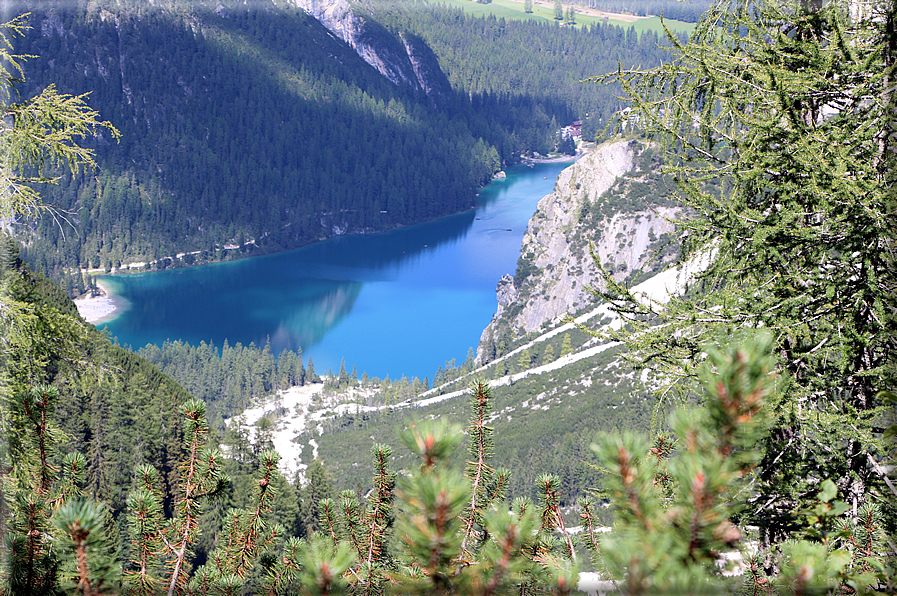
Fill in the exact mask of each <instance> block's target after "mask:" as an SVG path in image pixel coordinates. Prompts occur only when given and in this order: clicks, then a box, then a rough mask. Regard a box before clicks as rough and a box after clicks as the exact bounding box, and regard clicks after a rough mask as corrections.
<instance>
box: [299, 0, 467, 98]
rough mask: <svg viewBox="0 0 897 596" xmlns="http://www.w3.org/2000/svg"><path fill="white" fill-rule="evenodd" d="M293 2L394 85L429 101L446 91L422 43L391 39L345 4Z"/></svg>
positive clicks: (324, 0) (320, 0) (340, 1)
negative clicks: (410, 90)
mask: <svg viewBox="0 0 897 596" xmlns="http://www.w3.org/2000/svg"><path fill="white" fill-rule="evenodd" d="M293 2H294V3H295V4H296V5H297V6H299V7H300V8H302V9H303V10H305V11H306V12H307V13H308V14H310V15H311V16H313V17H314V18H316V19H317V20H318V21H320V23H321V24H322V25H324V26H325V27H327V29H328V30H330V32H331V33H333V34H334V35H336V36H337V37H339V38H340V39H342V40H343V41H345V42H346V43H347V44H349V46H350V47H351V48H352V49H353V50H355V51H356V52H357V53H358V55H359V56H361V58H362V59H363V60H364V61H365V62H367V63H368V64H370V65H371V66H373V67H374V68H375V69H376V70H377V72H379V73H380V74H382V75H383V76H384V77H386V78H387V79H389V80H390V81H392V82H393V83H395V84H396V85H400V86H404V87H410V88H412V89H416V90H419V91H422V92H424V93H426V94H427V95H428V96H431V97H436V96H441V95H445V94H446V93H447V92H448V91H449V90H450V88H451V87H450V84H449V82H448V78H447V77H446V76H445V73H443V72H442V70H441V69H440V68H439V63H438V61H437V60H436V57H435V55H434V54H433V51H432V50H431V49H430V48H429V46H427V44H426V43H424V42H423V40H421V39H419V38H417V37H415V36H413V35H409V34H406V33H402V34H400V35H398V36H396V35H393V34H392V33H390V32H389V31H387V30H386V28H384V27H383V26H382V25H380V24H378V23H377V22H376V21H375V20H374V19H372V18H371V17H370V16H369V15H365V14H362V13H361V12H360V11H359V9H358V7H356V6H353V5H351V4H350V3H349V2H348V0H293Z"/></svg>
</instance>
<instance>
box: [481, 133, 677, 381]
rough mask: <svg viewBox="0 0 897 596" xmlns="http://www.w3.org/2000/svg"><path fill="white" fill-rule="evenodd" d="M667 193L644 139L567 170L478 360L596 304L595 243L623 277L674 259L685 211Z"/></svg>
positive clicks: (546, 203)
mask: <svg viewBox="0 0 897 596" xmlns="http://www.w3.org/2000/svg"><path fill="white" fill-rule="evenodd" d="M668 194H669V193H668V190H667V187H666V182H665V181H664V179H663V177H662V175H661V174H660V163H659V160H658V158H657V155H656V152H655V150H654V148H653V147H651V146H650V145H647V144H645V143H644V142H641V141H637V140H617V141H611V142H608V143H605V144H603V145H600V146H598V147H597V148H596V149H595V150H593V151H592V152H590V153H588V154H586V155H585V156H584V157H582V158H581V159H580V160H579V161H577V162H576V163H575V164H574V165H572V166H570V167H569V168H567V169H565V170H564V171H562V172H561V174H560V176H558V180H557V183H556V184H555V189H554V191H553V192H552V193H551V194H549V195H547V196H545V197H544V198H543V199H542V200H541V201H539V205H538V208H537V210H536V213H535V214H534V215H533V217H532V218H531V219H530V222H529V225H528V226H527V230H526V233H525V234H524V237H523V242H522V245H521V249H520V259H519V260H518V262H517V271H516V272H515V274H514V275H513V276H511V275H505V276H503V277H502V279H501V280H500V281H499V283H498V288H497V291H496V294H497V298H498V308H497V310H496V313H495V315H494V316H493V318H492V321H491V322H490V323H489V325H488V326H487V327H486V329H485V330H484V331H483V334H482V336H481V338H480V345H479V348H478V350H477V360H478V361H479V362H480V363H485V362H489V361H490V360H492V359H493V358H496V357H498V356H500V355H501V354H502V353H504V352H505V351H507V350H508V349H510V348H511V347H512V346H513V345H514V343H515V342H516V341H517V340H519V339H520V338H522V336H524V335H526V334H527V333H530V332H534V331H536V330H539V329H542V328H547V327H551V326H553V325H554V324H558V323H560V322H561V320H562V319H563V318H564V317H565V316H566V315H568V314H573V313H575V312H577V311H579V310H582V309H583V308H586V307H588V306H590V305H594V304H595V301H596V298H595V296H594V294H593V292H592V291H590V287H600V286H601V285H602V283H603V278H602V276H601V273H600V271H599V269H598V267H597V266H596V265H595V263H594V261H593V257H592V253H591V250H590V246H589V243H590V242H591V243H592V245H593V246H594V252H595V254H596V255H597V257H598V260H599V262H600V263H601V265H602V267H603V268H604V269H605V270H607V271H610V272H612V274H613V276H614V278H615V279H617V280H621V281H622V280H626V279H627V278H628V279H635V278H636V277H637V276H638V275H640V274H642V273H646V272H649V271H655V270H658V269H659V268H660V267H661V266H662V265H663V264H664V263H666V262H669V261H670V260H671V259H672V257H673V256H674V255H675V253H676V252H677V245H676V243H675V235H674V234H673V232H674V231H675V224H674V223H673V221H672V220H674V219H676V218H677V217H678V216H679V208H678V207H677V206H676V203H675V201H674V200H673V199H671V198H670V197H669V196H668Z"/></svg>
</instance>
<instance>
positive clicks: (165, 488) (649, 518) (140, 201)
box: [0, 0, 897, 596]
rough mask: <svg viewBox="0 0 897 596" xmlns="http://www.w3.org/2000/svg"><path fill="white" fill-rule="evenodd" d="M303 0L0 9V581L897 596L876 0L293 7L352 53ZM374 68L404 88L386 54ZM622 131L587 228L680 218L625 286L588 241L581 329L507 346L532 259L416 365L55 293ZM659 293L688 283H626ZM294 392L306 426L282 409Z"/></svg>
mask: <svg viewBox="0 0 897 596" xmlns="http://www.w3.org/2000/svg"><path fill="white" fill-rule="evenodd" d="M305 4H306V3H304V2H300V1H298V0H297V1H295V2H294V1H288V0H258V1H256V2H249V3H246V2H240V1H237V0H221V1H219V2H212V1H210V0H194V1H191V0H164V1H156V2H144V1H142V0H89V1H88V0H76V1H73V2H24V1H23V2H10V3H6V4H4V12H3V15H2V18H0V20H3V21H5V23H3V24H2V25H0V29H2V32H0V110H2V118H0V175H2V186H0V227H2V232H0V263H2V265H0V331H2V335H0V436H2V438H0V536H2V540H0V593H2V594H4V595H10V596H20V595H21V596H38V595H42V596H43V595H46V596H57V595H59V596H61V595H68V594H72V595H74V594H77V595H81V596H101V595H110V596H111V595H122V596H155V595H160V594H164V595H166V596H174V595H197V596H199V595H222V596H224V595H229V596H230V595H233V596H237V595H250V594H252V595H255V594H259V595H261V594H265V595H271V596H274V595H292V594H353V595H361V594H364V595H389V594H398V595H405V594H409V595H410V594H461V595H490V594H495V595H501V594H519V595H536V594H557V595H566V594H577V593H590V594H595V593H599V594H622V595H632V596H636V595H641V594H658V595H665V594H671V595H686V594H731V595H733V596H734V595H742V596H792V595H795V596H796V595H831V596H848V595H854V594H895V593H897V573H895V569H897V473H895V470H897V448H895V445H897V359H895V355H897V242H895V239H897V213H895V211H897V2H895V0H827V1H826V2H823V1H822V0H715V1H714V2H713V3H707V2H702V3H694V4H692V3H670V2H666V1H665V0H657V1H656V2H643V3H638V2H626V1H625V0H598V2H591V3H589V6H588V7H587V6H582V5H570V6H566V5H565V6H564V7H565V8H567V9H568V11H569V12H570V13H571V14H572V13H573V12H574V9H576V10H585V9H587V8H588V9H592V10H603V11H610V12H620V13H626V14H627V15H628V16H633V18H635V17H637V16H639V15H644V14H658V13H661V12H663V13H665V14H668V15H669V16H670V18H677V19H681V20H684V21H691V22H696V26H695V29H694V30H693V31H692V32H691V33H690V34H689V35H688V36H687V37H686V36H684V35H680V34H676V33H673V32H668V34H667V35H665V36H664V35H657V34H655V33H651V32H646V33H638V32H637V31H636V29H635V28H634V27H633V28H630V29H626V28H624V27H620V26H617V25H614V24H611V23H604V24H597V25H588V26H585V25H575V23H572V22H570V23H561V22H556V23H543V22H540V21H538V20H531V19H528V18H526V15H527V14H528V13H526V12H524V11H523V6H524V3H522V2H521V3H520V6H521V9H520V14H521V15H522V16H521V18H520V19H511V18H507V19H506V18H504V17H500V18H497V17H495V16H493V15H489V14H487V15H486V16H481V15H477V14H471V13H468V12H466V11H465V10H462V9H459V8H457V7H456V6H447V5H444V4H442V3H440V2H437V1H436V0H371V1H369V2H363V3H359V4H351V5H350V4H349V3H343V2H342V1H341V0H330V1H326V2H321V3H319V4H321V6H325V7H327V8H328V10H338V9H345V10H351V12H347V13H345V14H348V15H350V17H346V18H345V19H343V20H342V21H340V22H341V23H342V25H341V26H344V27H360V28H361V29H360V30H361V31H362V32H363V35H361V36H360V37H357V38H353V40H354V41H351V42H350V41H345V40H344V38H341V37H339V35H338V33H340V32H339V31H336V32H334V30H333V29H328V27H326V26H325V24H324V20H326V19H324V18H323V17H321V15H317V16H315V14H316V13H315V14H312V13H313V12H314V10H316V8H315V7H312V6H311V5H312V4H315V3H308V6H307V7H304V6H305ZM487 4H488V3H487ZM556 4H557V5H558V6H561V5H560V3H556ZM527 5H528V6H529V7H531V3H527ZM347 7H348V8H347ZM569 20H572V19H568V21H569ZM359 23H361V24H359ZM574 25H575V26H574ZM359 40H360V41H359ZM365 44H367V45H365ZM358 48H362V49H358ZM364 48H368V50H364ZM369 48H387V50H389V51H386V50H383V51H382V52H381V53H380V54H377V53H376V52H375V51H374V50H370V49H369ZM396 48H400V49H401V52H405V51H406V50H407V54H408V56H410V59H409V60H410V62H409V64H411V66H409V67H408V68H409V69H410V70H408V72H414V73H416V74H415V76H417V77H418V79H417V80H418V82H417V83H414V84H413V85H411V84H405V83H403V82H402V81H396V80H391V79H390V78H387V77H386V76H384V75H383V74H381V73H382V72H384V71H383V70H378V65H377V60H380V61H381V62H384V61H388V59H387V58H384V56H387V57H389V56H395V54H390V53H389V52H390V51H394V50H395V49H396ZM372 55H374V56H375V58H376V59H374V58H371V56H372ZM366 60H367V61H366ZM382 66H383V64H380V67H382ZM386 66H389V65H388V64H387V65H386ZM624 108H625V110H624ZM571 123H575V125H571ZM565 127H566V129H567V130H569V129H570V128H571V127H575V128H576V129H577V136H576V138H575V139H576V140H574V137H573V136H572V135H570V134H568V133H562V132H560V131H562V130H563V129H565ZM580 127H581V137H580V136H579V134H580ZM620 139H624V140H625V139H628V140H631V141H632V142H633V144H634V145H638V146H639V147H641V151H642V153H640V154H639V155H637V156H636V158H635V162H636V163H635V165H634V168H635V169H636V171H637V172H638V173H639V175H640V176H641V177H640V178H638V180H637V181H634V182H633V181H630V182H629V183H628V186H627V187H626V188H627V189H628V190H627V193H628V194H626V193H618V194H617V195H614V194H613V192H612V191H608V192H607V193H604V194H603V195H602V196H601V197H594V202H592V203H590V204H583V205H580V206H577V209H578V211H576V212H574V213H575V215H576V217H574V220H575V221H576V222H577V225H588V226H595V228H596V230H595V234H598V233H599V232H598V230H597V228H598V227H599V226H601V225H604V224H605V223H606V222H607V221H610V220H611V219H613V217H615V215H614V214H617V213H619V212H620V210H625V209H631V210H635V209H637V208H638V209H641V208H642V207H640V205H643V204H645V203H647V202H650V201H654V203H651V204H653V205H654V207H655V208H657V209H658V210H659V207H663V208H664V209H667V210H668V211H665V213H673V214H674V215H671V216H670V217H671V218H673V219H674V221H672V223H673V224H674V225H675V228H674V229H675V232H672V233H669V234H666V235H664V237H663V238H660V239H658V238H654V237H653V235H654V234H653V232H651V234H652V238H651V241H652V242H653V243H655V244H652V246H659V247H660V248H659V249H658V255H655V257H654V258H653V260H650V270H649V267H648V266H647V265H646V266H645V269H644V270H643V271H632V272H630V275H629V276H628V277H621V276H619V275H616V276H615V274H614V273H615V272H614V271H613V270H612V269H613V267H606V266H603V264H602V263H601V259H599V256H598V249H597V248H596V244H595V243H594V242H592V241H591V239H589V238H581V237H580V238H579V240H578V242H579V244H578V245H577V247H576V250H578V251H580V252H582V253H584V254H587V253H589V252H591V256H592V258H593V260H594V262H595V266H596V267H597V268H598V269H599V270H600V271H601V276H602V279H601V283H595V284H590V285H589V288H588V291H589V293H590V294H591V295H592V300H593V301H594V303H595V304H600V305H603V308H604V309H605V310H604V311H602V312H603V313H604V314H605V316H604V318H602V320H601V323H600V324H594V321H593V322H592V323H589V322H588V321H587V319H585V318H581V317H579V318H574V317H576V316H577V315H579V314H581V313H574V312H571V313H569V314H568V316H567V317H565V318H564V319H563V321H562V323H563V327H560V326H559V327H557V328H554V329H551V330H548V331H546V328H544V327H543V328H540V330H537V331H533V332H530V333H528V334H527V333H524V332H519V333H518V331H519V330H518V331H515V330H514V328H513V327H512V326H511V325H510V324H509V323H507V320H500V315H501V314H502V312H504V314H505V316H506V317H510V316H511V315H515V314H519V312H520V311H521V307H520V306H519V305H514V304H513V303H511V304H512V305H511V306H508V307H507V309H506V310H504V311H503V309H504V308H505V303H502V302H501V301H502V299H503V298H502V295H501V288H502V287H506V288H507V287H511V288H513V289H514V292H515V296H518V295H519V293H520V292H521V291H524V292H526V291H531V292H533V293H537V290H536V288H538V287H539V286H538V280H539V278H540V276H543V275H547V274H548V273H549V272H548V271H547V269H546V268H541V267H542V266H541V265H540V264H539V261H538V260H537V259H536V257H535V256H534V255H533V254H532V253H530V254H528V255H527V254H521V257H520V260H519V261H518V263H517V267H518V269H517V273H516V275H513V276H512V275H508V276H506V277H507V280H504V278H503V281H502V282H501V283H503V284H505V286H502V285H501V284H500V285H499V302H500V308H499V313H498V314H497V315H496V321H498V323H500V324H498V325H497V326H496V328H497V329H500V333H499V332H496V334H494V335H491V336H489V337H488V340H487V335H485V334H484V336H483V337H484V340H483V342H482V343H481V345H480V350H479V351H476V350H474V349H473V348H471V350H470V352H469V354H468V357H467V359H466V361H464V362H461V363H458V362H456V361H455V360H450V361H446V362H445V365H444V366H440V367H439V368H438V369H437V370H436V371H435V373H434V374H433V375H432V377H429V376H428V377H426V378H424V379H423V380H421V379H420V378H417V377H415V378H408V377H404V376H403V377H401V378H398V379H389V377H386V378H383V379H380V378H370V377H368V375H367V373H366V372H365V373H363V374H362V375H361V376H359V370H362V371H363V370H364V368H363V366H364V363H352V362H349V363H346V362H345V360H344V361H343V362H342V365H341V366H340V370H339V371H338V372H335V371H334V370H327V371H324V370H320V369H319V370H316V369H315V364H314V362H313V360H312V359H311V358H310V357H307V356H306V355H305V354H303V352H302V350H301V349H298V350H286V351H284V352H282V353H274V351H273V350H272V348H271V344H270V342H269V343H268V344H266V345H256V344H250V345H243V344H240V343H228V342H224V343H223V344H222V345H216V344H215V343H214V342H208V343H207V342H202V343H200V344H198V345H191V344H190V343H188V342H186V341H181V340H177V339H172V340H170V341H167V342H165V343H164V344H160V345H147V346H145V347H140V348H139V349H135V350H133V351H132V350H131V349H129V348H128V347H124V346H122V345H119V342H118V341H117V340H116V339H115V338H114V337H111V336H110V335H109V333H108V332H106V331H103V330H102V329H98V328H96V327H95V326H94V325H92V324H90V323H88V322H87V321H86V320H85V319H83V318H82V317H81V316H80V315H79V312H78V310H77V308H76V305H75V302H73V301H72V298H73V297H76V296H80V295H82V294H84V293H85V292H86V293H90V292H91V291H92V290H95V289H96V286H95V281H94V280H93V278H92V277H91V276H92V275H93V274H95V273H102V272H107V273H108V272H113V271H115V272H119V273H122V274H126V273H124V271H126V270H127V269H129V267H130V266H131V265H132V264H134V263H138V262H139V263H140V266H139V267H136V266H135V267H136V268H139V269H140V270H141V271H142V272H149V271H155V270H159V269H167V268H177V267H187V266H195V265H201V264H209V263H214V262H219V261H227V260H234V259H238V258H241V259H242V258H246V259H252V258H254V257H256V256H259V255H261V254H264V253H273V252H277V251H285V250H290V249H294V248H297V247H301V246H304V245H308V244H312V243H315V242H320V241H322V240H325V239H327V238H331V237H333V236H339V235H343V234H372V233H377V232H383V231H387V230H392V229H395V228H397V227H402V226H410V225H413V224H418V223H421V222H427V221H431V220H434V219H436V218H439V217H443V216H447V215H452V214H457V213H460V212H463V211H466V210H469V209H470V208H471V207H473V206H474V205H475V204H476V200H477V193H478V191H479V189H481V188H482V187H483V186H484V185H486V184H487V183H489V181H490V180H492V179H493V177H494V176H495V175H496V174H499V173H500V172H502V171H503V169H504V168H506V167H508V166H510V165H512V164H516V163H518V162H520V161H521V160H522V159H533V158H534V156H535V158H544V157H545V156H549V155H551V156H554V157H557V156H559V155H561V154H564V153H570V152H573V153H576V152H579V153H580V154H581V153H582V152H587V151H589V150H594V148H595V147H596V146H598V147H600V146H601V144H602V143H604V142H609V141H615V140H616V141H619V140H620ZM499 175H500V176H504V174H503V173H500V174H499ZM539 177H540V178H541V174H539ZM633 180H635V179H634V178H633ZM571 184H574V183H571ZM575 185H576V188H577V189H578V188H579V186H580V183H579V182H575ZM661 185H662V190H661ZM557 187H558V185H556V190H557ZM615 188H617V187H615ZM658 206H659V207H658ZM540 208H541V204H540ZM471 218H472V216H471ZM572 225H573V224H571V226H572ZM671 229H672V228H671ZM508 231H510V230H508ZM586 236H588V233H587V234H586ZM660 269H665V270H666V271H677V272H678V277H677V279H679V280H684V281H682V283H681V284H680V286H679V290H677V291H676V292H673V293H670V294H669V295H668V296H667V297H666V298H664V299H656V298H652V297H649V296H648V295H647V294H646V293H643V292H639V291H636V290H635V289H634V288H635V282H636V281H638V282H641V281H643V280H645V279H647V278H650V277H651V276H652V275H654V274H655V273H656V272H657V271H659V270H660ZM570 273H571V275H575V274H576V273H575V272H570ZM579 273H581V272H579ZM152 275H157V274H156V273H153V274H152ZM496 282H498V280H496ZM515 283H516V285H514V284H515ZM509 284H510V285H509ZM521 288H522V290H521ZM530 298H532V299H533V300H538V299H542V300H544V299H545V298H544V297H539V296H535V297H530ZM515 309H516V310H515ZM509 312H510V313H511V315H509V314H508V313H509ZM385 324H388V322H385ZM502 325H503V326H502ZM515 334H516V335H515ZM540 334H542V335H540ZM537 336H538V341H536V338H537ZM600 342H605V343H606V344H607V345H606V346H605V347H606V348H608V349H606V350H597V349H595V346H596V345H599V344H600ZM590 349H591V350H592V351H589V350H590ZM356 365H357V366H356ZM515 375H516V376H515ZM552 386H554V387H552ZM312 387H313V388H315V391H317V393H309V395H314V396H315V397H313V398H310V400H312V405H313V406H314V407H316V408H317V410H316V412H317V414H320V416H319V417H317V418H315V417H314V416H312V411H311V410H305V411H301V412H300V409H299V408H298V407H296V408H294V409H292V410H291V408H290V407H287V406H283V405H282V401H278V400H283V395H284V394H286V393H287V392H288V391H293V390H303V389H308V388H312ZM571 388H578V389H577V391H574V390H573V389H571ZM553 390H554V393H552V391H553ZM547 395H550V396H552V398H557V400H559V401H561V402H563V403H562V405H563V409H556V410H551V411H550V412H548V413H545V411H547V410H548V406H547V405H545V406H544V410H539V407H538V406H537V407H536V408H535V411H536V413H535V414H533V415H531V416H530V417H528V418H527V417H524V416H521V415H519V410H514V407H517V406H519V405H520V404H521V403H522V404H524V405H525V406H527V407H529V404H531V403H532V404H538V402H540V400H542V399H543V398H545V396H547ZM346 396H350V397H351V398H352V399H358V400H360V401H359V402H358V404H361V402H362V401H363V405H364V407H363V408H362V407H361V406H360V405H357V404H356V407H355V408H354V409H351V408H349V407H342V406H344V405H345V404H344V403H343V401H345V400H347V399H349V398H348V397H346ZM359 396H360V397H359ZM452 396H454V397H452ZM557 396H560V397H557ZM449 398H451V399H449ZM341 400H343V401H341ZM548 401H550V400H548V399H546V400H544V401H543V402H541V403H547V402H548ZM260 403H275V404H278V406H277V407H276V408H274V409H273V410H271V411H269V412H268V415H266V416H263V417H261V418H259V419H257V420H256V421H255V422H254V423H251V424H250V423H246V422H245V421H246V418H245V416H246V412H247V411H248V410H250V409H251V408H253V407H254V406H257V405H258V404H260ZM353 403H355V402H353ZM425 406H426V407H425ZM272 412H273V413H272ZM511 412H513V413H514V416H513V418H512V416H511V415H510V413H511ZM325 414H326V415H325ZM291 416H293V417H299V416H306V417H308V421H307V425H306V430H305V431H304V432H305V434H303V435H301V436H298V435H297V437H296V438H295V439H294V440H295V441H298V440H299V439H302V440H303V441H305V442H306V443H307V445H308V446H313V450H312V449H311V447H309V449H308V451H307V452H305V453H306V455H305V457H306V459H303V461H304V462H306V463H305V464H303V465H302V466H300V467H299V468H298V469H296V468H288V467H285V466H284V465H283V463H284V454H283V453H282V452H281V451H282V450H280V449H279V447H278V445H281V444H280V443H277V441H276V440H275V428H276V426H277V425H278V424H281V423H282V422H283V420H285V419H288V418H290V417H291ZM276 443H277V444H276ZM371 445H373V446H372V447H371ZM359 454H363V459H364V463H363V464H362V465H359V463H358V458H357V457H356V456H358V455H359ZM309 457H310V459H309Z"/></svg>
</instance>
